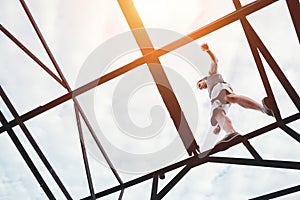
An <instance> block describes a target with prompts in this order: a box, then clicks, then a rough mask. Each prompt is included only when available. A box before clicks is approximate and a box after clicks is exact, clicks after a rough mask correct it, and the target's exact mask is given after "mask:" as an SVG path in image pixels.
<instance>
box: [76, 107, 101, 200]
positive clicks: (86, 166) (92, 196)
mask: <svg viewBox="0 0 300 200" xmlns="http://www.w3.org/2000/svg"><path fill="white" fill-rule="evenodd" d="M74 109H75V116H76V122H77V128H78V133H79V139H80V146H81V151H82V156H83V161H84V167H85V172H86V176H87V180H88V184H89V189H90V194H91V199H92V200H95V199H96V196H95V191H94V187H93V181H92V176H91V172H90V167H89V161H88V157H87V153H86V148H85V143H84V137H83V133H82V127H81V122H80V116H79V111H78V108H77V106H76V105H75V104H74Z"/></svg>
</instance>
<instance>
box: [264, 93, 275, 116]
mask: <svg viewBox="0 0 300 200" xmlns="http://www.w3.org/2000/svg"><path fill="white" fill-rule="evenodd" d="M262 105H263V107H262V112H263V113H266V114H267V115H269V116H272V117H274V113H273V110H272V109H271V104H270V101H269V99H268V97H265V98H263V100H262Z"/></svg>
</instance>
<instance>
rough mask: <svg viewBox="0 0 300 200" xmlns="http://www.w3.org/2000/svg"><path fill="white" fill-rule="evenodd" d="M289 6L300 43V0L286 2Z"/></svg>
mask: <svg viewBox="0 0 300 200" xmlns="http://www.w3.org/2000/svg"><path fill="white" fill-rule="evenodd" d="M286 3H287V6H288V8H289V11H290V15H291V17H292V20H293V23H294V27H295V30H296V33H297V36H298V40H299V42H300V4H299V0H286Z"/></svg>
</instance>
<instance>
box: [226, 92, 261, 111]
mask: <svg viewBox="0 0 300 200" xmlns="http://www.w3.org/2000/svg"><path fill="white" fill-rule="evenodd" d="M225 98H226V101H227V102H228V103H236V104H238V105H240V106H242V107H244V108H247V109H253V110H257V111H261V112H262V109H263V106H262V105H261V104H259V103H257V102H256V101H254V100H252V99H250V98H248V97H246V96H242V95H236V94H227V95H226V97H225Z"/></svg>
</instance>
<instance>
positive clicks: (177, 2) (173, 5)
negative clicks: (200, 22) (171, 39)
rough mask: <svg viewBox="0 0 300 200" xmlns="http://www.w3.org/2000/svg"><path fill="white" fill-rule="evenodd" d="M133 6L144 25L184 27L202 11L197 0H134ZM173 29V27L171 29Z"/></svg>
mask: <svg viewBox="0 0 300 200" xmlns="http://www.w3.org/2000/svg"><path fill="white" fill-rule="evenodd" d="M133 2H134V4H135V7H136V9H137V11H138V13H139V15H140V17H141V19H142V21H143V23H144V25H145V26H146V27H151V28H153V27H154V28H166V29H173V27H176V29H177V30H178V31H185V29H186V28H187V27H189V26H191V24H193V23H194V22H195V20H197V18H198V17H199V15H200V14H201V12H202V8H201V6H200V1H199V0H188V1H182V0H134V1H133ZM173 30H174V29H173Z"/></svg>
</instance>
